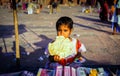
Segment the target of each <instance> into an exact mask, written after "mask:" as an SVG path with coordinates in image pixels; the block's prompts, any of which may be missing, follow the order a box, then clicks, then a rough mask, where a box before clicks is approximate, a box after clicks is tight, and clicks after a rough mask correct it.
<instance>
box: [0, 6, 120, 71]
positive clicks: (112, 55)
mask: <svg viewBox="0 0 120 76" xmlns="http://www.w3.org/2000/svg"><path fill="white" fill-rule="evenodd" d="M61 16H69V17H71V18H72V19H73V21H74V32H73V33H72V35H71V36H72V37H75V36H74V34H79V35H80V37H78V39H79V40H81V42H83V43H84V44H85V46H86V48H87V52H86V53H82V55H83V56H84V57H85V58H86V60H87V61H86V62H85V63H84V64H83V65H84V66H106V65H107V66H111V65H120V60H119V59H120V34H118V35H114V36H113V35H111V33H112V30H111V23H110V22H101V21H100V20H99V14H98V13H95V12H93V13H89V14H85V13H82V12H81V7H80V6H74V7H72V8H69V7H67V6H61V9H60V11H59V12H58V13H54V14H49V9H48V8H47V7H44V8H43V9H42V10H41V13H39V14H32V15H28V14H26V13H25V11H18V24H19V41H20V51H21V59H20V62H21V67H22V69H26V68H27V70H28V69H30V70H36V69H38V68H39V67H44V65H45V61H46V59H44V60H42V61H40V60H39V57H40V56H44V54H43V52H44V49H45V47H46V46H47V44H48V42H50V41H51V40H53V39H54V38H55V36H56V30H55V22H56V21H57V19H58V18H59V17H61ZM13 24H14V23H13V13H12V12H11V11H10V10H8V9H2V8H1V9H0V64H1V65H0V71H1V72H0V73H4V72H9V71H10V70H11V71H12V70H13V71H14V69H13V68H12V67H15V43H14V42H15V36H14V25H13ZM28 52H29V53H30V54H29V55H27V53H28ZM1 69H2V70H1Z"/></svg>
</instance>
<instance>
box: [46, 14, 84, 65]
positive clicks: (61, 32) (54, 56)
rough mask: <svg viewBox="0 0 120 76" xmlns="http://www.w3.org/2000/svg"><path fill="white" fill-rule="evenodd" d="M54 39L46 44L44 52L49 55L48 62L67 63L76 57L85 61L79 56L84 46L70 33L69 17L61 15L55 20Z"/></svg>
mask: <svg viewBox="0 0 120 76" xmlns="http://www.w3.org/2000/svg"><path fill="white" fill-rule="evenodd" d="M56 31H57V37H56V39H55V40H54V41H53V42H51V43H49V44H48V49H47V50H46V53H47V54H48V55H49V61H50V63H53V62H55V63H59V64H61V65H63V66H64V65H67V64H70V63H72V62H74V61H75V59H76V58H78V60H79V61H81V62H83V61H85V59H84V58H82V57H81V52H82V51H86V48H85V46H84V45H83V44H82V43H81V42H80V41H79V40H78V39H75V38H71V37H70V35H71V33H72V32H73V20H72V19H71V18H69V17H66V16H63V17H61V18H59V19H58V21H57V22H56Z"/></svg>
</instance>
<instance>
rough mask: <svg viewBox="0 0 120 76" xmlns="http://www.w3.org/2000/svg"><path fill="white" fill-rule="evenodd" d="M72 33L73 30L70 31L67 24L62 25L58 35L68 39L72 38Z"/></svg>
mask: <svg viewBox="0 0 120 76" xmlns="http://www.w3.org/2000/svg"><path fill="white" fill-rule="evenodd" d="M71 32H72V29H70V28H69V27H68V26H66V25H65V24H62V25H61V26H60V27H59V28H58V30H57V35H58V36H64V37H65V38H68V37H70V34H71Z"/></svg>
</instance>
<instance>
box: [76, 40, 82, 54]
mask: <svg viewBox="0 0 120 76" xmlns="http://www.w3.org/2000/svg"><path fill="white" fill-rule="evenodd" d="M80 47H81V42H80V41H79V40H77V42H76V51H77V52H78V49H79V48H80Z"/></svg>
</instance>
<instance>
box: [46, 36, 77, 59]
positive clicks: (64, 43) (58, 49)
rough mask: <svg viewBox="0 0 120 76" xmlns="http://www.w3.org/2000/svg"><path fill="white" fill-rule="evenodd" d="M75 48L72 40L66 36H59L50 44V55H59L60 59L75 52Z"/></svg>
mask: <svg viewBox="0 0 120 76" xmlns="http://www.w3.org/2000/svg"><path fill="white" fill-rule="evenodd" d="M73 49H74V45H73V43H72V41H71V40H70V39H69V38H65V37H64V36H57V37H56V40H55V41H54V42H53V43H49V45H48V50H49V53H50V55H58V56H60V59H61V58H66V57H68V56H70V55H73V54H75V52H74V50H73Z"/></svg>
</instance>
